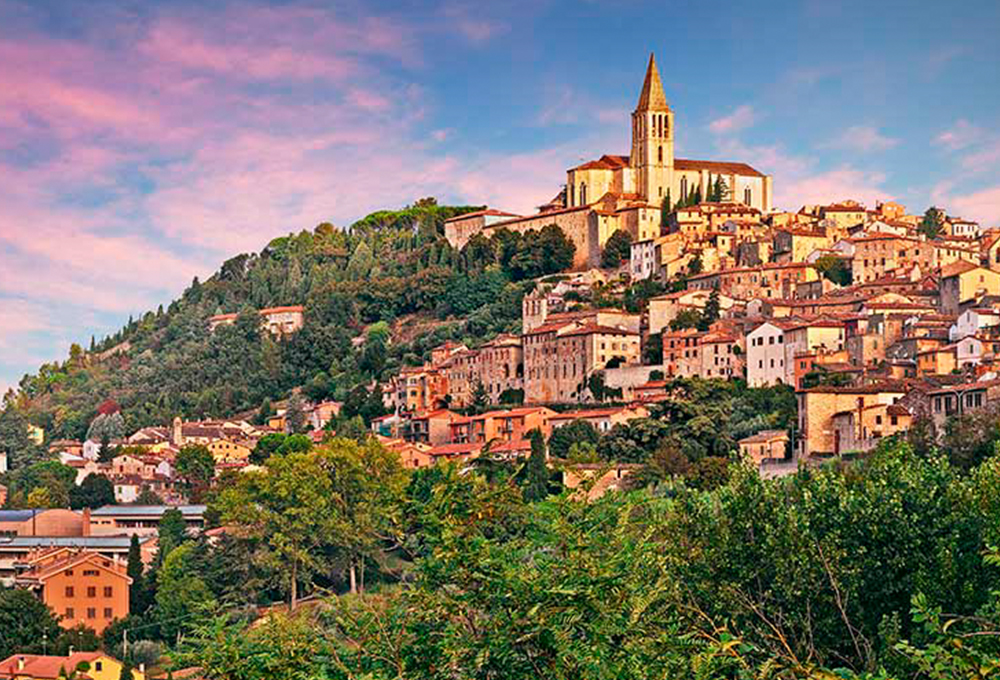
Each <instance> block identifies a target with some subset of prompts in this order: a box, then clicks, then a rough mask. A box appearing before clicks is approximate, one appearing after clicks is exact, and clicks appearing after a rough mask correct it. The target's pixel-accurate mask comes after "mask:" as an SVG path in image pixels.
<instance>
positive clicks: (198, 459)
mask: <svg viewBox="0 0 1000 680" xmlns="http://www.w3.org/2000/svg"><path fill="white" fill-rule="evenodd" d="M174 467H175V469H176V470H177V476H178V477H180V478H181V479H182V480H184V483H185V484H186V486H187V488H188V490H189V493H190V495H191V500H192V501H195V502H197V501H199V500H200V499H201V498H202V497H203V495H204V494H205V492H206V491H207V490H208V486H209V485H210V484H211V483H212V478H213V477H214V476H215V458H213V457H212V452H211V451H209V450H208V447H207V446H204V445H202V444H188V445H187V446H183V447H181V450H180V451H178V452H177V459H176V461H175V464H174Z"/></svg>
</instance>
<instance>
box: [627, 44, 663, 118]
mask: <svg viewBox="0 0 1000 680" xmlns="http://www.w3.org/2000/svg"><path fill="white" fill-rule="evenodd" d="M635 110H636V111H669V110H670V107H669V106H668V105H667V96H666V95H665V94H664V93H663V83H662V82H661V81H660V72H659V71H658V70H657V69H656V57H655V56H654V55H653V53H652V52H650V53H649V65H648V66H646V80H645V81H644V82H643V83H642V92H641V93H640V94H639V103H638V104H637V105H636V107H635Z"/></svg>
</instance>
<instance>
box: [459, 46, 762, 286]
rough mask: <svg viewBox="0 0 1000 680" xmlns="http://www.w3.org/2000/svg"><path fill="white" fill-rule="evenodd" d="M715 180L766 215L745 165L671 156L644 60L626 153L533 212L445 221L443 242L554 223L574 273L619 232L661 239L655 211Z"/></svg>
mask: <svg viewBox="0 0 1000 680" xmlns="http://www.w3.org/2000/svg"><path fill="white" fill-rule="evenodd" d="M719 178H721V179H722V181H723V183H724V184H725V187H726V193H727V196H726V198H725V200H726V201H727V202H732V203H735V204H737V205H739V204H742V205H744V206H748V207H750V208H753V209H756V210H759V211H761V212H768V211H770V210H771V192H772V188H771V178H770V177H769V176H767V175H764V174H762V173H761V172H759V171H757V170H755V169H754V168H753V167H751V166H749V165H747V164H746V163H734V162H723V161H696V160H686V159H682V158H674V113H673V111H672V110H671V109H670V106H669V105H668V104H667V98H666V95H665V94H664V92H663V83H662V82H661V81H660V74H659V71H657V69H656V59H655V58H654V57H653V55H650V57H649V65H648V66H647V67H646V78H645V80H644V82H643V85H642V92H641V93H640V94H639V103H638V104H637V105H636V108H635V111H633V112H632V149H631V152H630V153H629V155H628V156H617V155H615V156H612V155H604V156H601V157H600V158H599V159H597V160H594V161H589V162H587V163H584V164H582V165H579V166H577V167H575V168H571V169H569V170H567V172H566V184H565V186H564V188H563V190H562V191H561V192H560V194H559V195H558V196H557V197H556V198H555V199H553V200H552V201H550V202H549V203H547V204H545V205H543V206H541V207H540V208H539V212H537V213H535V214H533V215H527V216H520V215H515V214H512V213H509V212H503V211H500V210H495V209H488V210H482V211H479V212H474V213H466V214H464V215H461V216H459V217H455V218H452V219H450V220H448V221H446V222H445V225H444V226H445V237H446V238H447V239H448V242H449V243H450V244H451V245H452V246H453V247H455V248H458V249H461V248H462V247H463V246H464V245H465V244H466V243H467V242H468V240H469V239H470V238H471V237H472V236H473V235H474V234H478V233H482V234H483V235H484V236H486V237H489V236H490V235H491V234H492V233H493V232H494V231H496V230H499V229H509V230H511V231H518V232H525V231H528V230H529V229H534V230H536V231H538V230H541V229H542V228H543V227H545V226H547V225H550V224H555V225H557V226H558V227H560V228H561V229H562V230H563V232H564V233H565V234H566V236H567V237H569V238H570V240H572V241H573V243H574V245H575V246H576V255H575V260H574V263H573V266H574V269H586V268H589V267H595V266H597V265H598V263H599V262H600V256H601V249H602V248H603V247H604V244H605V242H606V241H607V240H608V238H609V237H610V236H611V235H612V234H613V233H614V232H615V231H617V230H619V229H623V230H625V231H627V232H629V234H631V235H632V239H633V240H634V241H645V240H648V239H653V238H656V237H658V236H660V234H661V230H662V224H661V221H662V220H661V217H660V208H661V206H662V205H663V202H664V199H666V198H667V197H668V196H669V198H670V201H671V203H672V204H676V203H678V202H679V201H682V200H684V199H686V198H687V197H688V196H689V195H690V194H691V193H694V192H696V191H697V192H700V195H701V196H706V195H707V194H708V190H709V189H710V188H712V187H714V186H715V184H716V181H717V179H719Z"/></svg>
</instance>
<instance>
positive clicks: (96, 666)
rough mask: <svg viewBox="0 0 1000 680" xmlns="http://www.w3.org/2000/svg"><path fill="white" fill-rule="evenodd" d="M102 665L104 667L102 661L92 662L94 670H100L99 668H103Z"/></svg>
mask: <svg viewBox="0 0 1000 680" xmlns="http://www.w3.org/2000/svg"><path fill="white" fill-rule="evenodd" d="M103 667H104V662H102V661H95V662H94V670H95V671H101V670H104V668H103Z"/></svg>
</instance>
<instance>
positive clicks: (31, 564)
mask: <svg viewBox="0 0 1000 680" xmlns="http://www.w3.org/2000/svg"><path fill="white" fill-rule="evenodd" d="M14 584H15V586H16V587H18V588H26V589H28V590H31V591H33V592H34V593H35V594H36V595H38V597H39V599H41V601H42V602H44V603H45V604H46V605H48V606H49V608H50V609H52V611H54V612H55V613H56V614H57V615H58V616H60V617H61V618H60V619H59V625H60V626H62V627H63V628H67V629H68V628H73V627H75V626H78V625H85V626H87V627H88V628H91V629H93V630H94V632H96V633H98V634H100V633H101V632H102V631H103V630H104V629H105V628H107V627H108V625H110V624H111V623H112V622H113V621H115V620H117V619H122V618H125V617H126V616H128V612H129V587H130V586H131V584H132V579H131V578H129V576H128V575H127V574H126V563H125V562H123V561H120V560H118V559H117V558H115V557H107V556H105V555H101V554H99V553H97V552H93V551H89V550H83V551H77V550H74V549H71V548H55V549H53V550H51V551H48V552H45V553H42V554H40V555H37V556H35V557H34V558H32V559H31V560H29V561H28V567H27V569H25V570H24V571H22V572H21V573H19V574H18V575H17V577H16V578H15V580H14Z"/></svg>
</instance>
